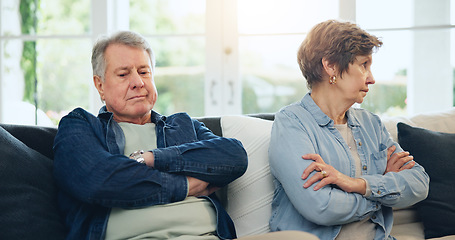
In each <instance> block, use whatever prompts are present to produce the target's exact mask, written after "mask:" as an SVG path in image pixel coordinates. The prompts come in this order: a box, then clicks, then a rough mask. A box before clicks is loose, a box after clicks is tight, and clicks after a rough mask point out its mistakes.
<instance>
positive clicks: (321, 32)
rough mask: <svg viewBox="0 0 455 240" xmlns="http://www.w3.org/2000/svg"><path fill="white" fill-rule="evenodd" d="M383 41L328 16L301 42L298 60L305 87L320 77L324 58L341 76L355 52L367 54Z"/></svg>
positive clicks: (352, 25)
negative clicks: (335, 67) (333, 65)
mask: <svg viewBox="0 0 455 240" xmlns="http://www.w3.org/2000/svg"><path fill="white" fill-rule="evenodd" d="M381 45H382V41H381V40H380V39H379V38H377V37H375V36H373V35H370V34H369V33H367V32H366V31H364V30H362V29H361V28H360V27H358V26H357V25H356V24H353V23H350V22H340V21H336V20H328V21H325V22H322V23H319V24H317V25H316V26H314V27H313V28H312V29H311V31H310V32H309V33H308V35H307V36H306V38H305V40H303V42H302V44H301V45H300V48H299V51H298V53H297V61H298V63H299V67H300V70H301V71H302V74H303V76H304V77H305V79H306V80H307V83H308V88H310V89H311V88H312V87H313V86H314V84H316V83H318V82H320V81H322V76H323V70H324V68H323V65H322V59H323V58H325V59H326V60H328V61H329V63H331V64H335V65H336V66H337V67H338V70H339V74H340V76H342V74H343V73H344V72H346V71H347V70H348V67H349V64H350V63H353V62H354V60H355V58H356V57H357V56H367V55H370V54H371V53H372V52H373V49H377V48H379V47H380V46H381Z"/></svg>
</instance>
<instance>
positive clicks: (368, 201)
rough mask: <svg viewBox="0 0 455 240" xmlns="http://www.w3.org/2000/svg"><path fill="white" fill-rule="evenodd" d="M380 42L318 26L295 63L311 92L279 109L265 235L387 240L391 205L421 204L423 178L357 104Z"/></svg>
mask: <svg viewBox="0 0 455 240" xmlns="http://www.w3.org/2000/svg"><path fill="white" fill-rule="evenodd" d="M381 45H382V42H381V41H380V40H379V39H378V38H377V37H375V36H372V35H370V34H368V33H367V32H365V31H364V30H362V29H360V28H359V27H358V26H356V25H355V24H352V23H348V22H339V21H334V20H330V21H326V22H322V23H320V24H317V25H316V26H315V27H314V28H313V29H312V30H311V31H310V32H309V33H308V35H307V37H306V39H305V40H304V41H303V42H302V44H301V46H300V48H299V51H298V63H299V66H300V69H301V71H302V73H303V76H304V77H305V79H306V80H307V82H308V87H309V89H310V92H309V93H308V94H306V95H305V96H304V97H303V99H302V100H301V101H300V102H298V103H295V104H292V105H289V106H287V107H284V108H283V109H281V110H280V111H279V112H278V113H277V114H276V118H275V121H274V124H273V128H272V138H271V142H270V149H269V156H270V165H271V171H272V174H273V175H274V177H275V178H276V181H275V187H276V190H275V197H274V200H273V204H272V206H273V207H272V208H273V213H272V217H271V219H270V226H271V229H272V230H274V231H281V230H302V231H306V232H310V233H313V234H315V235H316V236H318V237H319V238H320V239H322V240H326V239H393V237H392V236H390V232H391V230H392V224H393V216H392V207H406V206H410V205H412V204H415V203H417V202H419V201H421V200H423V199H425V198H426V196H427V194H428V184H429V178H428V175H427V174H426V173H425V171H424V169H423V168H422V166H420V165H419V164H418V163H416V162H415V161H414V160H413V157H412V156H410V155H409V153H407V152H403V150H402V149H401V147H400V146H399V145H398V144H397V143H396V142H394V141H393V140H392V139H391V138H390V135H389V133H388V132H387V130H386V128H385V127H384V125H383V124H382V123H381V120H380V118H379V117H378V116H376V115H374V114H372V113H370V112H368V111H366V110H363V109H359V108H353V107H352V106H353V104H355V103H359V104H360V103H362V102H363V99H364V98H365V96H366V94H367V93H368V91H369V86H370V84H374V83H375V81H374V78H373V75H372V73H371V64H372V61H373V59H372V53H373V50H375V49H377V48H378V47H380V46H381Z"/></svg>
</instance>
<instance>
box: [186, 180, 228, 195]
mask: <svg viewBox="0 0 455 240" xmlns="http://www.w3.org/2000/svg"><path fill="white" fill-rule="evenodd" d="M186 178H187V179H188V196H195V197H199V196H208V195H210V194H212V193H214V192H215V191H216V190H218V189H220V188H219V187H214V186H209V183H208V182H204V181H202V180H199V179H197V178H194V177H186Z"/></svg>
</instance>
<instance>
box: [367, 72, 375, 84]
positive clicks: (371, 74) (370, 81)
mask: <svg viewBox="0 0 455 240" xmlns="http://www.w3.org/2000/svg"><path fill="white" fill-rule="evenodd" d="M375 82H376V80H374V77H373V73H372V72H370V74H368V77H367V84H374V83H375Z"/></svg>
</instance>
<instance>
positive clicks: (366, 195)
mask: <svg viewBox="0 0 455 240" xmlns="http://www.w3.org/2000/svg"><path fill="white" fill-rule="evenodd" d="M361 178H362V177H361ZM362 179H363V180H364V181H365V184H366V189H365V194H363V196H364V197H369V196H371V187H370V184H369V183H368V181H367V180H366V179H365V178H362Z"/></svg>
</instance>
